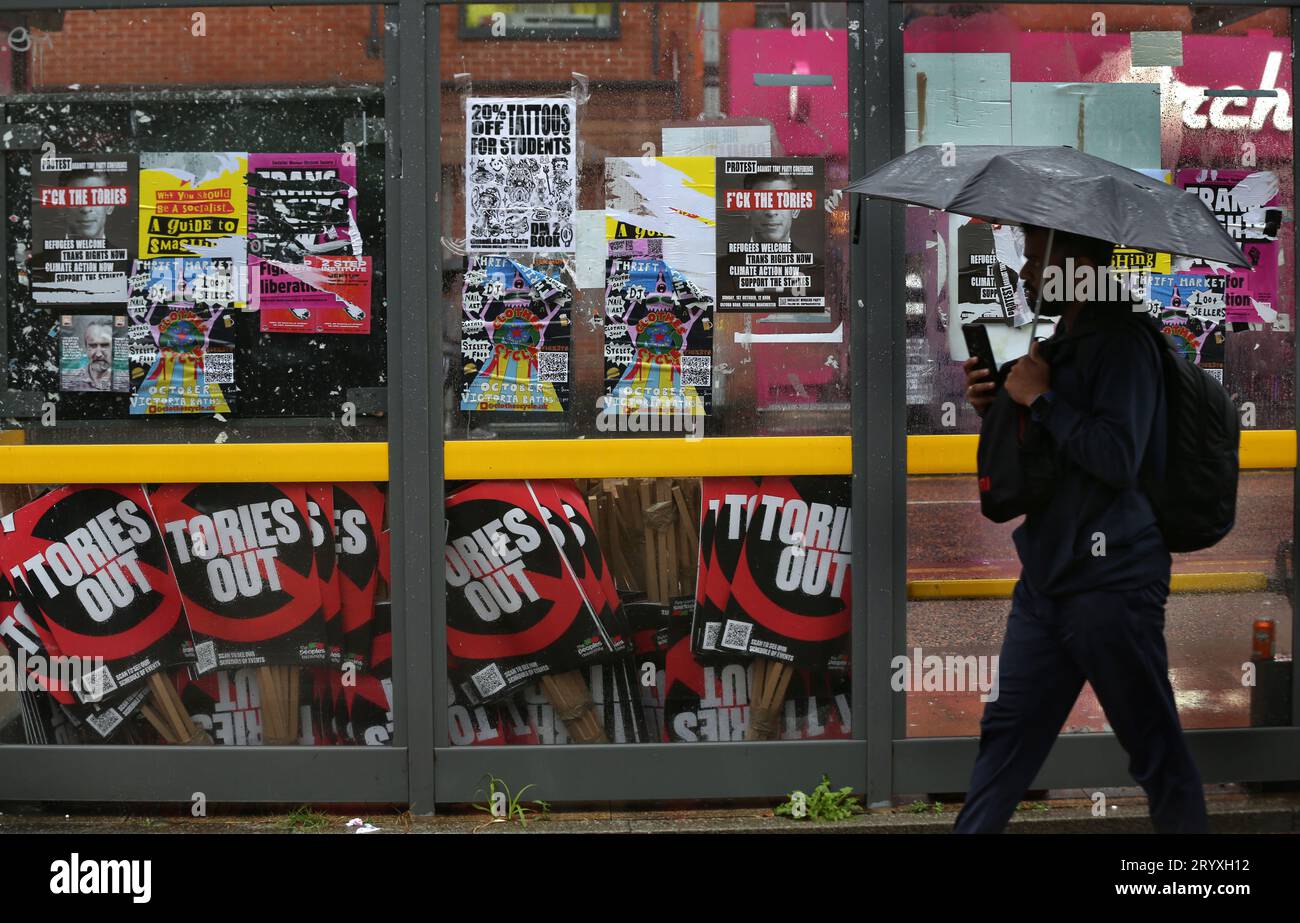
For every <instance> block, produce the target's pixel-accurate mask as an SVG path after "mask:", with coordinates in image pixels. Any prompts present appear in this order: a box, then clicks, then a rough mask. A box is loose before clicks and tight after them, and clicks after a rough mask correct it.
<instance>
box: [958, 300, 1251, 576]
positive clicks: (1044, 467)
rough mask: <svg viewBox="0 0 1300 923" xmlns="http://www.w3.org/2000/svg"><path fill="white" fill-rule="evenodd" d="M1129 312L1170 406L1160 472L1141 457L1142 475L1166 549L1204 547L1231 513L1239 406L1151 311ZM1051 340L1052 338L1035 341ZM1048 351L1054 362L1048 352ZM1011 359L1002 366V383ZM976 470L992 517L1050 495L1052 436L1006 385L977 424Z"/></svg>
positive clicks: (1020, 510)
mask: <svg viewBox="0 0 1300 923" xmlns="http://www.w3.org/2000/svg"><path fill="white" fill-rule="evenodd" d="M1128 316H1129V317H1131V318H1132V320H1133V322H1134V323H1136V324H1137V325H1138V326H1139V327H1141V328H1142V330H1143V331H1145V332H1138V335H1139V336H1147V337H1150V338H1151V340H1152V342H1153V343H1154V344H1155V346H1156V349H1157V351H1158V352H1159V354H1160V363H1161V370H1162V372H1163V379H1164V386H1165V387H1164V391H1165V401H1166V407H1167V411H1166V424H1165V427H1166V435H1167V439H1168V445H1167V448H1166V451H1165V471H1164V473H1163V476H1160V475H1159V474H1157V473H1156V472H1154V471H1152V470H1150V465H1149V462H1148V461H1147V460H1146V459H1144V461H1143V469H1142V471H1141V472H1140V474H1139V481H1140V483H1141V486H1142V489H1143V491H1144V492H1145V493H1146V495H1147V496H1148V497H1149V498H1150V500H1151V506H1152V509H1153V511H1154V512H1155V515H1156V521H1157V523H1158V524H1159V526H1160V532H1161V535H1163V537H1164V540H1165V545H1166V546H1167V547H1168V548H1169V550H1170V551H1174V552H1186V551H1199V550H1201V549H1202V548H1209V547H1210V546H1212V545H1214V544H1216V543H1217V542H1218V541H1219V540H1220V539H1222V538H1223V537H1224V536H1225V535H1227V534H1228V532H1230V531H1231V530H1232V527H1233V524H1234V522H1235V520H1236V512H1237V472H1238V468H1239V462H1238V448H1239V444H1240V441H1241V429H1240V424H1239V421H1238V419H1237V408H1236V407H1235V406H1234V404H1233V403H1232V398H1231V397H1230V396H1229V395H1228V392H1227V391H1226V390H1224V387H1223V385H1221V384H1219V382H1218V381H1216V380H1215V378H1214V376H1212V375H1211V374H1210V373H1209V372H1207V371H1205V370H1204V369H1202V368H1199V367H1198V366H1197V365H1195V364H1194V363H1192V362H1191V361H1189V360H1188V359H1186V358H1184V357H1183V355H1182V352H1181V351H1180V350H1179V349H1178V348H1177V346H1175V345H1174V343H1173V341H1172V340H1170V339H1169V338H1168V337H1166V336H1165V334H1164V333H1163V332H1162V331H1161V329H1160V326H1159V325H1158V324H1157V323H1156V322H1155V319H1154V318H1152V317H1151V316H1150V315H1147V314H1141V313H1133V314H1130V315H1128ZM1053 345H1055V344H1053V343H1051V341H1049V342H1047V343H1043V344H1040V348H1044V349H1050V347H1051V346H1053ZM1045 358H1047V360H1048V362H1049V363H1050V362H1051V354H1050V352H1049V353H1047V354H1046V355H1045ZM1013 364H1014V363H1012V362H1009V363H1007V364H1006V365H1004V366H1003V367H1002V368H1001V369H1000V370H999V373H998V380H999V382H1001V381H1002V380H1004V379H1005V378H1006V374H1007V372H1008V370H1009V368H1010V366H1011V365H1013ZM1148 458H1149V456H1148ZM976 469H977V474H978V477H979V491H980V511H981V512H982V513H983V514H984V516H985V517H986V518H988V519H991V520H992V521H993V522H1007V521H1008V520H1010V519H1014V518H1015V517H1017V516H1021V515H1024V514H1025V513H1029V512H1032V511H1033V510H1034V509H1036V508H1037V507H1039V506H1040V505H1041V504H1043V503H1044V502H1046V500H1047V499H1048V497H1050V496H1051V492H1052V485H1053V482H1054V479H1055V477H1056V473H1057V470H1058V468H1057V462H1056V457H1055V450H1054V446H1053V444H1052V439H1051V436H1050V435H1049V434H1048V433H1047V431H1046V428H1045V427H1043V426H1042V425H1041V424H1038V423H1034V422H1033V421H1032V419H1031V418H1030V415H1029V411H1028V409H1027V408H1024V407H1021V406H1020V405H1019V404H1016V403H1015V402H1014V401H1012V400H1011V399H1010V397H1008V396H1007V394H1006V391H1005V389H1003V388H999V390H998V393H997V396H996V397H995V398H994V399H993V403H992V404H991V405H990V406H989V408H988V410H987V411H985V414H984V419H983V420H982V421H981V423H980V439H979V448H978V452H977V463H976Z"/></svg>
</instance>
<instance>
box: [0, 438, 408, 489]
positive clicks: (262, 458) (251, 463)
mask: <svg viewBox="0 0 1300 923" xmlns="http://www.w3.org/2000/svg"><path fill="white" fill-rule="evenodd" d="M387 480H388V444H387V443H384V442H341V443H305V444H304V443H222V444H215V443H184V444H167V443H164V444H159V445H4V444H0V484H131V483H137V484H138V483H141V482H148V483H150V484H155V483H190V482H197V483H216V484H224V483H235V482H239V483H243V482H250V481H251V482H258V481H387Z"/></svg>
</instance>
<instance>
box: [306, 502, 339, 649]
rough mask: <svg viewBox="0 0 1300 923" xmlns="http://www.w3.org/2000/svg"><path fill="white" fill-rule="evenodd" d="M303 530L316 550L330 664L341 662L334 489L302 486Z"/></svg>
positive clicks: (317, 574)
mask: <svg viewBox="0 0 1300 923" xmlns="http://www.w3.org/2000/svg"><path fill="white" fill-rule="evenodd" d="M304 489H305V490H306V491H307V527H308V528H309V529H310V530H311V544H312V547H313V548H315V549H316V578H317V579H318V580H319V581H320V598H321V609H322V611H323V613H324V617H325V641H326V650H327V652H328V654H329V657H328V661H329V662H330V663H331V664H335V665H338V664H341V663H342V662H343V588H342V584H341V581H340V577H339V567H338V533H337V526H336V525H335V518H334V485H332V484H306V485H304Z"/></svg>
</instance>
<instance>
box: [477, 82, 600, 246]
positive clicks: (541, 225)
mask: <svg viewBox="0 0 1300 923" xmlns="http://www.w3.org/2000/svg"><path fill="white" fill-rule="evenodd" d="M577 136H578V119H577V103H576V101H575V100H573V99H571V98H570V99H561V98H545V97H537V98H529V97H520V98H497V97H471V98H470V99H469V100H468V101H467V102H466V107H465V187H466V188H465V202H466V204H467V208H466V209H465V249H466V251H468V252H470V253H481V252H489V253H505V252H516V253H532V252H537V251H546V252H552V253H555V252H559V253H571V252H573V249H574V226H573V225H574V211H575V209H576V207H577V206H576V201H577V162H576V155H577V146H578V137H577Z"/></svg>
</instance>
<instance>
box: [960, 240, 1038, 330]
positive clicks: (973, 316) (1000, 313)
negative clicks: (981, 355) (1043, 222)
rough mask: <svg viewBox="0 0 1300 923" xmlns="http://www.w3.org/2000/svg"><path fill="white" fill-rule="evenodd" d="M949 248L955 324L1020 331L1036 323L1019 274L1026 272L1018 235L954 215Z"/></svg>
mask: <svg viewBox="0 0 1300 923" xmlns="http://www.w3.org/2000/svg"><path fill="white" fill-rule="evenodd" d="M948 228H949V230H948V246H949V249H950V250H955V251H956V259H955V260H953V261H952V263H951V267H950V269H949V280H948V281H949V285H950V289H949V290H950V291H952V292H955V293H956V296H955V297H956V307H957V323H956V324H954V325H953V329H954V330H956V331H957V336H958V338H960V329H961V327H960V325H961V324H968V323H971V322H973V321H984V322H989V323H999V322H1000V323H1004V324H1014V325H1019V324H1021V323H1023V322H1024V321H1026V320H1028V319H1029V318H1030V317H1032V312H1031V311H1030V308H1029V305H1028V303H1027V302H1026V301H1025V295H1024V290H1023V288H1022V287H1021V285H1020V275H1019V272H1020V269H1021V267H1022V266H1024V253H1023V247H1024V243H1023V236H1022V235H1021V232H1020V231H1019V229H1014V230H1013V229H1012V228H1010V227H1007V226H1004V225H992V224H988V223H987V222H984V221H979V220H975V219H971V218H966V217H964V216H961V215H950V216H949V225H948Z"/></svg>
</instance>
